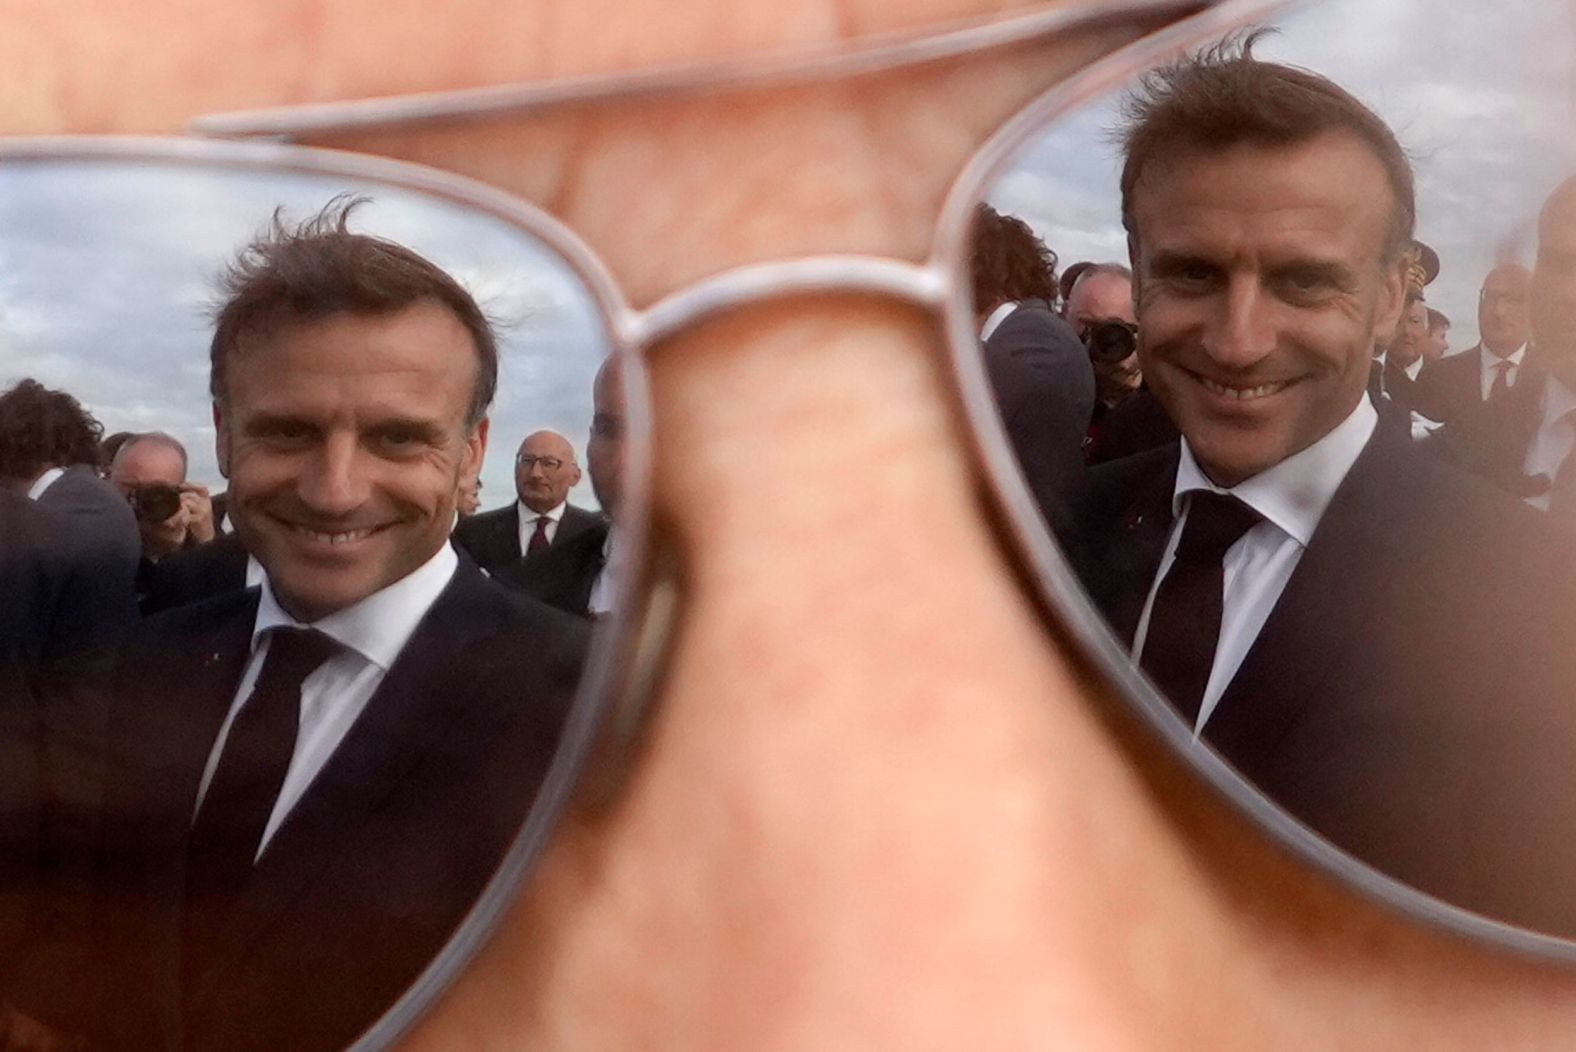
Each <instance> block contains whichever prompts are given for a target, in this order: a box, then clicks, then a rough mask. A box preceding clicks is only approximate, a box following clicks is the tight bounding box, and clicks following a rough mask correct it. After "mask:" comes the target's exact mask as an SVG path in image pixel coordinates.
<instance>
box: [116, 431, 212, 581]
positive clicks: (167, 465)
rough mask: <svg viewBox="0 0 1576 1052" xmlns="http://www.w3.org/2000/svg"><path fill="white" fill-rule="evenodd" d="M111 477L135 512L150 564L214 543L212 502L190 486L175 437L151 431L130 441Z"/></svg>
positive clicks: (202, 490)
mask: <svg viewBox="0 0 1576 1052" xmlns="http://www.w3.org/2000/svg"><path fill="white" fill-rule="evenodd" d="M109 477H110V481H111V482H113V483H114V484H115V485H116V486H117V487H118V488H119V489H120V491H121V493H122V494H124V495H125V497H126V500H127V501H128V502H129V503H130V504H131V508H132V511H134V512H136V515H137V529H138V530H139V531H140V532H141V534H142V557H143V559H144V560H146V561H147V562H150V563H152V562H157V561H158V560H160V559H162V558H164V557H165V556H166V555H170V554H171V553H173V552H177V551H180V550H181V549H182V548H190V547H194V546H195V545H198V544H203V543H206V542H208V541H211V540H213V537H214V515H213V501H212V500H211V499H210V498H209V496H208V490H207V488H206V487H204V486H200V485H198V484H196V483H192V482H187V481H186V448H185V447H184V446H182V445H181V444H180V443H179V442H177V441H176V440H175V439H174V438H172V437H170V436H169V435H166V434H164V433H163V432H159V431H150V432H148V433H147V434H144V435H137V436H135V437H133V438H130V439H127V440H126V442H125V443H124V444H122V445H121V447H120V448H119V449H118V450H117V451H116V453H115V460H114V463H113V464H112V465H111V467H110V476H109Z"/></svg>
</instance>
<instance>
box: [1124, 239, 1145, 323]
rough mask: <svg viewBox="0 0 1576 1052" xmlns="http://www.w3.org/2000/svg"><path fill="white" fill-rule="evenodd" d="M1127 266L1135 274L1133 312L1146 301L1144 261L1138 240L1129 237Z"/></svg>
mask: <svg viewBox="0 0 1576 1052" xmlns="http://www.w3.org/2000/svg"><path fill="white" fill-rule="evenodd" d="M1127 266H1128V269H1129V270H1131V271H1132V272H1133V310H1134V312H1137V310H1138V305H1139V304H1140V303H1142V302H1143V301H1144V284H1143V282H1144V261H1143V258H1142V253H1141V251H1140V250H1139V247H1138V238H1136V237H1134V236H1133V235H1132V234H1128V235H1127Z"/></svg>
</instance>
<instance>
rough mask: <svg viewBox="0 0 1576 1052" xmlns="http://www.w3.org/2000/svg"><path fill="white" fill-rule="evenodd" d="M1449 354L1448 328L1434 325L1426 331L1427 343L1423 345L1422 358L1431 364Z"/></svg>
mask: <svg viewBox="0 0 1576 1052" xmlns="http://www.w3.org/2000/svg"><path fill="white" fill-rule="evenodd" d="M1449 352H1450V327H1449V326H1448V325H1436V326H1433V327H1431V328H1430V329H1429V330H1428V343H1427V344H1425V345H1424V348H1423V357H1425V358H1427V359H1428V360H1429V361H1431V362H1437V361H1439V359H1441V358H1443V357H1444V356H1445V355H1446V354H1448V353H1449Z"/></svg>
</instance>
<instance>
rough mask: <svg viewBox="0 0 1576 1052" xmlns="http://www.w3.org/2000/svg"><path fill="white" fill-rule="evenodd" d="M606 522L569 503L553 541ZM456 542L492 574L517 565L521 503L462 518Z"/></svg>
mask: <svg viewBox="0 0 1576 1052" xmlns="http://www.w3.org/2000/svg"><path fill="white" fill-rule="evenodd" d="M602 521H603V517H602V516H601V515H600V514H598V513H597V512H594V511H587V510H585V509H584V508H577V507H575V506H574V505H573V504H566V505H564V515H563V518H561V519H559V520H558V529H557V530H555V531H554V532H553V544H559V543H562V542H563V541H567V540H569V539H570V538H572V537H574V536H575V535H576V534H579V533H581V532H583V531H585V530H589V529H591V528H592V527H593V526H595V525H597V523H599V522H602ZM454 544H455V546H456V547H458V548H462V549H464V550H465V551H466V552H468V553H469V554H470V557H471V558H472V559H475V560H476V564H477V565H478V566H480V567H481V568H482V569H483V570H486V571H487V572H488V573H490V574H493V575H497V574H499V573H501V572H502V571H503V570H504V569H505V568H506V567H509V566H513V565H514V564H515V563H517V562H519V561H520V560H521V559H522V558H524V554H523V553H522V552H521V551H520V505H519V504H518V503H513V504H510V505H509V506H508V507H505V508H495V509H493V510H492V511H483V512H479V513H477V514H475V515H472V516H470V517H469V518H464V519H461V520H460V521H459V524H458V525H457V526H455V527H454Z"/></svg>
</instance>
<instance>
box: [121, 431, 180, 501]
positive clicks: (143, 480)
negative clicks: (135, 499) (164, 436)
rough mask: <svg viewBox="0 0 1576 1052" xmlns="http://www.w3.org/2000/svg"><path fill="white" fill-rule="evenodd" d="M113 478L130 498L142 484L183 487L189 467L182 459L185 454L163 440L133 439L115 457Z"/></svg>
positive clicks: (122, 491)
mask: <svg viewBox="0 0 1576 1052" xmlns="http://www.w3.org/2000/svg"><path fill="white" fill-rule="evenodd" d="M109 479H110V481H111V482H113V483H114V484H115V485H116V486H117V487H119V489H120V491H121V493H123V494H125V495H126V496H127V497H128V498H129V497H130V496H131V495H132V493H133V492H135V491H136V490H137V489H138V488H139V487H142V486H151V485H155V484H158V485H165V486H176V487H179V486H180V484H181V483H183V482H185V481H186V467H185V465H184V464H182V463H181V455H180V454H179V453H177V452H176V451H175V450H174V449H172V448H171V447H170V446H167V445H165V444H163V443H161V442H149V441H141V442H138V441H132V442H130V443H129V444H128V445H127V446H126V447H125V448H124V449H122V450H121V451H120V455H119V456H118V457H116V458H115V463H114V466H113V467H111V468H110V473H109Z"/></svg>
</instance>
